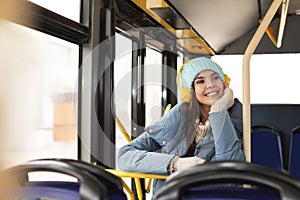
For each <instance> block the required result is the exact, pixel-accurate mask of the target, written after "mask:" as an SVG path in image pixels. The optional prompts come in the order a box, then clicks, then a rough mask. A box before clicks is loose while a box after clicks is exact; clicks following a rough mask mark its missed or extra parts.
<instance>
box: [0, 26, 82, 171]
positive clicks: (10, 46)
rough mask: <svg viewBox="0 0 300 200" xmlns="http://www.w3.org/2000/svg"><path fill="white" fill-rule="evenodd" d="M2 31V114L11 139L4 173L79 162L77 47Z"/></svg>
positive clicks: (27, 32) (25, 31) (23, 31)
mask: <svg viewBox="0 0 300 200" xmlns="http://www.w3.org/2000/svg"><path fill="white" fill-rule="evenodd" d="M3 31H5V32H6V33H5V34H4V35H6V36H7V37H6V38H5V41H2V44H4V46H5V47H6V48H4V49H3V48H2V51H1V55H2V56H3V59H1V61H2V62H3V63H4V64H3V65H2V66H5V68H3V70H5V73H4V74H5V76H3V78H1V79H2V80H1V81H3V83H2V84H1V85H2V89H3V90H2V92H3V91H4V95H3V96H2V97H4V99H2V103H3V104H4V105H3V104H2V106H3V110H2V111H4V113H5V118H4V119H5V122H6V123H5V124H6V125H7V126H6V130H5V132H6V133H9V134H5V150H4V156H5V157H4V162H3V167H8V166H11V165H16V164H19V163H24V162H26V161H28V160H31V159H36V158H48V157H66V158H73V159H77V126H76V124H77V121H76V120H77V119H76V113H77V85H76V81H77V78H78V77H77V76H78V54H79V48H78V46H77V45H74V44H71V43H69V42H66V41H63V40H61V39H58V38H54V37H52V36H49V35H46V34H43V33H41V32H38V31H35V30H33V29H29V28H26V27H23V26H19V25H16V24H12V23H5V29H3ZM2 74H3V73H2ZM4 86H5V87H4ZM8 155H9V156H8Z"/></svg>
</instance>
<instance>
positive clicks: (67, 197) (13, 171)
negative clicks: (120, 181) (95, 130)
mask: <svg viewBox="0 0 300 200" xmlns="http://www.w3.org/2000/svg"><path fill="white" fill-rule="evenodd" d="M30 172H55V173H61V174H66V175H69V176H72V177H74V178H76V179H77V180H78V181H77V182H68V181H62V182H60V181H42V180H41V181H30V180H29V176H28V175H29V173H30ZM3 173H4V174H8V177H9V178H10V179H11V180H10V182H11V183H13V184H11V185H12V187H10V190H9V191H8V193H9V198H10V199H57V200H74V199H75V200H76V199H78V200H79V199H86V200H87V199H89V200H101V199H105V200H108V199H110V198H109V197H108V192H107V188H106V187H105V185H104V184H103V183H101V182H100V181H99V180H98V178H96V177H95V176H94V175H93V174H91V173H89V172H88V171H85V170H82V169H80V168H78V167H74V166H73V165H71V164H69V163H67V162H62V161H58V160H54V159H49V160H34V161H30V162H28V163H26V164H22V165H18V166H15V167H11V168H9V169H6V170H5V171H3Z"/></svg>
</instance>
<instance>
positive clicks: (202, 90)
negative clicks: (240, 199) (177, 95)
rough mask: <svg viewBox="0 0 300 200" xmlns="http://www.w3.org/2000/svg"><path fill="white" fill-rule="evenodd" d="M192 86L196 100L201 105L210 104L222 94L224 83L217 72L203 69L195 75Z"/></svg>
mask: <svg viewBox="0 0 300 200" xmlns="http://www.w3.org/2000/svg"><path fill="white" fill-rule="evenodd" d="M193 88H194V90H195V94H196V98H197V100H198V101H199V102H200V103H201V104H203V105H208V106H211V105H212V104H213V103H214V102H215V101H217V100H218V99H219V98H221V97H222V96H223V94H224V89H225V85H224V83H223V82H222V80H221V78H220V76H219V74H218V73H217V72H214V71H212V70H205V71H203V72H201V73H199V74H198V75H197V76H196V78H195V79H194V83H193Z"/></svg>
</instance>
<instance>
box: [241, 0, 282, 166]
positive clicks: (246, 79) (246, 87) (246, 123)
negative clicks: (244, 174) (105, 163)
mask: <svg viewBox="0 0 300 200" xmlns="http://www.w3.org/2000/svg"><path fill="white" fill-rule="evenodd" d="M281 3H282V0H274V1H273V3H272V4H271V6H270V8H269V10H268V11H267V13H266V15H265V17H264V18H263V20H262V22H261V24H260V25H259V27H258V29H257V30H256V32H255V34H254V36H253V37H252V39H251V41H250V42H249V44H248V46H247V49H246V51H245V53H244V59H243V71H242V77H243V132H244V152H245V155H246V160H247V161H248V162H251V110H250V59H251V56H252V55H253V53H254V51H255V49H256V47H257V45H258V43H259V42H260V40H261V39H262V37H263V35H264V33H265V31H266V30H267V27H268V26H269V24H270V23H271V20H272V19H273V17H274V15H275V14H276V11H277V10H278V8H279V7H280V5H281Z"/></svg>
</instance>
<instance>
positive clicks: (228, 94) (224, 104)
mask: <svg viewBox="0 0 300 200" xmlns="http://www.w3.org/2000/svg"><path fill="white" fill-rule="evenodd" d="M233 103H234V99H233V92H232V90H231V89H230V88H225V90H224V95H223V96H222V97H221V98H220V99H218V100H217V101H216V102H215V103H214V104H213V105H212V106H211V108H210V112H209V114H211V113H214V112H220V111H222V110H225V109H226V110H227V109H228V108H230V107H231V106H232V105H233Z"/></svg>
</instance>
